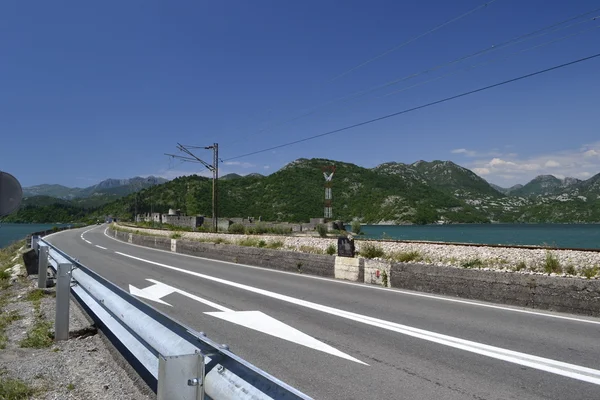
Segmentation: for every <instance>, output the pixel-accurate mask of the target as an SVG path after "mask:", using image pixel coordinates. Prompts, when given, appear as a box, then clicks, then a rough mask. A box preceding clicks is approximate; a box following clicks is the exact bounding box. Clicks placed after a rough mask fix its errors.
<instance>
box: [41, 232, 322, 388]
mask: <svg viewBox="0 0 600 400" xmlns="http://www.w3.org/2000/svg"><path fill="white" fill-rule="evenodd" d="M31 246H32V248H33V249H35V250H36V251H37V253H38V260H39V266H38V267H39V270H38V273H39V275H38V287H40V288H46V277H47V271H48V267H50V268H51V270H52V271H53V273H54V275H55V276H56V302H57V304H56V317H55V340H67V339H68V337H69V302H70V295H72V296H73V297H74V298H75V299H76V300H77V301H78V302H79V304H80V305H81V306H82V307H83V308H84V309H85V311H86V312H87V313H88V314H89V316H90V317H91V318H92V319H93V320H94V322H95V324H96V326H97V327H98V328H99V329H101V330H102V332H103V333H104V334H105V335H106V337H107V338H108V339H109V340H110V341H111V342H112V343H113V345H114V346H115V347H116V348H117V350H118V351H119V352H120V353H121V354H122V355H123V356H124V357H125V359H126V360H127V361H128V362H129V363H130V364H131V366H132V367H133V368H134V369H135V370H136V371H137V372H138V374H139V375H140V376H141V377H142V378H143V379H144V380H145V382H146V383H147V384H148V386H149V387H150V388H151V389H152V390H154V391H155V392H156V394H157V398H158V400H167V399H180V400H192V399H193V400H198V399H214V400H225V399H253V400H263V399H264V400H266V399H286V400H287V399H293V400H297V399H310V397H309V396H307V395H305V394H303V393H302V392H300V391H298V390H296V389H294V388H293V387H291V386H289V385H288V384H286V383H284V382H282V381H281V380H279V379H277V378H275V377H273V376H271V375H269V374H268V373H267V372H265V371H263V370H261V369H259V368H257V367H255V366H254V365H252V364H250V363H249V362H247V361H245V360H243V359H242V358H240V357H238V356H236V355H235V354H233V353H232V352H231V351H229V348H228V347H227V346H226V345H220V344H218V343H216V342H214V341H212V340H210V339H209V338H207V337H206V335H205V334H204V333H202V332H196V331H194V330H193V329H191V328H189V327H187V326H185V325H183V324H181V323H179V322H177V321H174V320H173V319H171V318H169V317H167V316H166V315H165V314H163V313H161V312H160V311H158V310H156V309H154V308H153V307H151V306H149V305H148V304H146V303H144V302H142V301H140V300H139V299H137V298H135V297H134V296H132V295H130V294H129V293H127V292H126V291H124V290H123V289H121V288H119V287H118V286H116V285H115V284H113V283H111V282H109V281H108V280H106V279H104V278H103V277H101V276H100V275H98V274H97V273H95V272H94V271H92V270H90V269H89V268H87V267H86V266H84V265H83V264H81V263H80V262H79V261H78V260H77V259H74V258H72V257H70V256H68V255H67V254H66V253H64V252H63V251H61V250H60V249H58V248H56V247H55V246H53V245H52V244H50V243H48V242H46V241H44V240H43V239H42V238H40V237H33V238H32V242H31Z"/></svg>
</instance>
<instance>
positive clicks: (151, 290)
mask: <svg viewBox="0 0 600 400" xmlns="http://www.w3.org/2000/svg"><path fill="white" fill-rule="evenodd" d="M174 291H175V290H174V288H172V287H171V286H168V285H163V284H162V283H156V284H154V285H152V286H148V287H147V288H144V289H138V288H136V287H135V286H133V285H129V293H131V294H132V295H134V296H136V297H141V298H143V299H148V300H152V301H155V302H157V303H160V304H164V305H167V306H170V307H171V305H170V304H169V303H167V302H165V301H162V300H161V299H160V298H161V297H165V296H166V295H169V294H171V293H173V292H174Z"/></svg>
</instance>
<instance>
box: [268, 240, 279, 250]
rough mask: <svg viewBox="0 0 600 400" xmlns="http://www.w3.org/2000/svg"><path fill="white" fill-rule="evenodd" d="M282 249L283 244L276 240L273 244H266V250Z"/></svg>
mask: <svg viewBox="0 0 600 400" xmlns="http://www.w3.org/2000/svg"><path fill="white" fill-rule="evenodd" d="M282 247H283V242H282V241H281V240H276V241H274V242H269V243H267V248H268V249H281V248H282Z"/></svg>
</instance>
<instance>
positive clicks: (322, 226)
mask: <svg viewBox="0 0 600 400" xmlns="http://www.w3.org/2000/svg"><path fill="white" fill-rule="evenodd" d="M317 232H319V236H321V237H322V238H324V237H327V225H325V224H319V225H317Z"/></svg>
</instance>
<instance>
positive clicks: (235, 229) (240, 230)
mask: <svg viewBox="0 0 600 400" xmlns="http://www.w3.org/2000/svg"><path fill="white" fill-rule="evenodd" d="M227 231H228V232H229V233H234V234H237V235H243V234H245V233H246V227H244V225H242V224H232V225H231V226H229V229H228V230H227Z"/></svg>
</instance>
